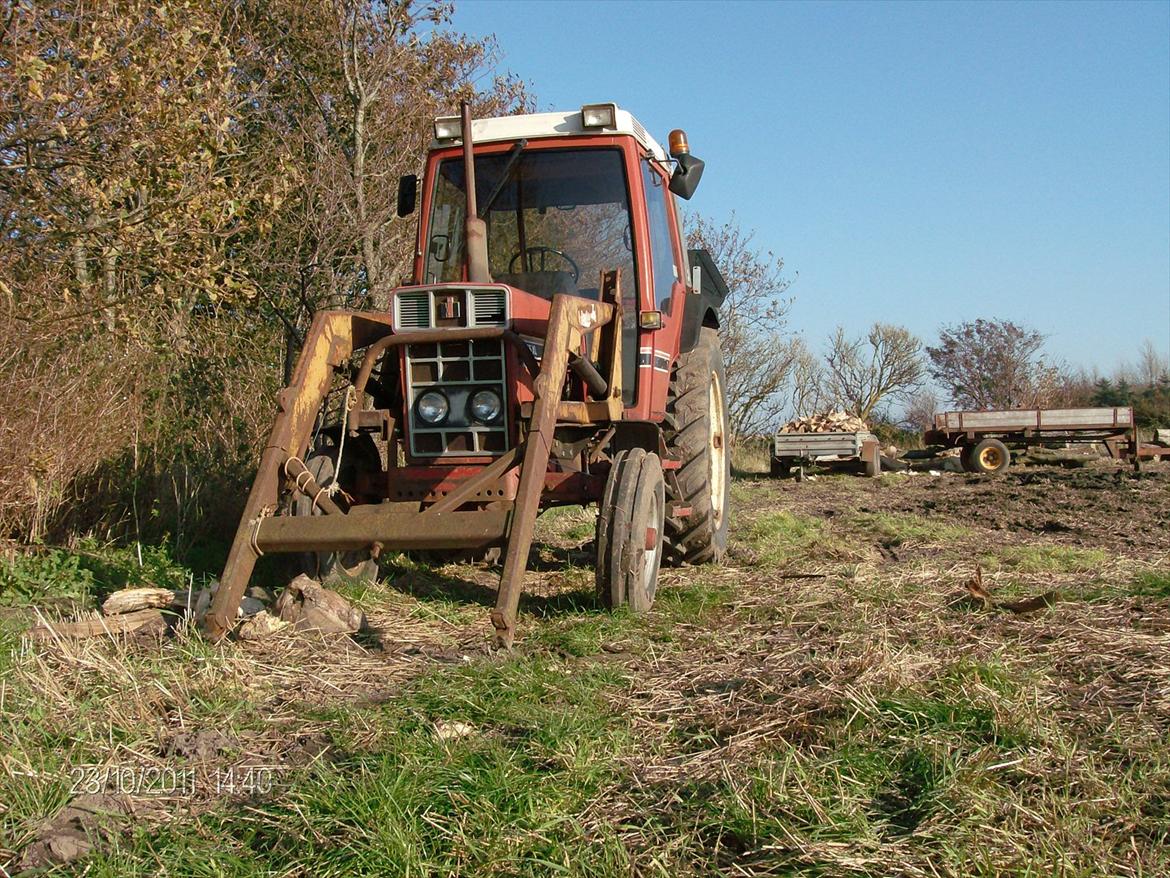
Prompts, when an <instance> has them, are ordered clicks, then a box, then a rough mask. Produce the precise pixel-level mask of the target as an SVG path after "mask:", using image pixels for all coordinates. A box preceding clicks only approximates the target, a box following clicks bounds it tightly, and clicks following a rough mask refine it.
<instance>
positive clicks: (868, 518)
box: [850, 512, 972, 546]
mask: <svg viewBox="0 0 1170 878" xmlns="http://www.w3.org/2000/svg"><path fill="white" fill-rule="evenodd" d="M850 523H851V524H852V525H854V526H855V527H857V528H859V529H861V530H864V531H868V532H870V533H872V534H874V535H875V536H877V537H878V538H879V539H882V540H884V541H886V542H888V543H889V544H890V545H894V546H899V545H902V544H904V543H926V544H939V543H947V542H950V541H953V540H961V539H964V538H965V537H969V536H971V533H972V531H971V529H970V528H968V527H964V526H962V525H957V524H952V523H950V522H947V521H946V520H944V519H941V518H939V519H934V518H927V517H922V516H917V515H908V514H904V513H894V512H858V513H854V514H853V515H851V516H850Z"/></svg>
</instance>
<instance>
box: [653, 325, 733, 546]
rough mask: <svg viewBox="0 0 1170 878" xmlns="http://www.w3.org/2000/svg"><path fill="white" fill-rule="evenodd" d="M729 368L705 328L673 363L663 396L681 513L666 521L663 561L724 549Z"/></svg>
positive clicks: (728, 468) (711, 331) (728, 481)
mask: <svg viewBox="0 0 1170 878" xmlns="http://www.w3.org/2000/svg"><path fill="white" fill-rule="evenodd" d="M726 384H727V373H726V371H725V370H724V367H723V351H722V350H721V349H720V346H719V333H718V332H717V331H716V330H715V329H713V328H711V327H709V326H705V327H703V329H702V331H701V333H700V335H699V343H698V344H697V345H695V347H694V349H693V350H691V351H688V352H687V353H685V354H681V355H680V356H679V358H678V361H677V362H676V363H675V368H674V374H673V375H672V376H671V380H670V390H669V391H668V395H667V400H666V422H665V424H664V428H665V432H666V444H667V447H668V448H669V449H670V451H671V453H673V454H674V455H675V456H676V457H677V458H678V459H679V460H680V461H681V466H680V467H679V469H678V472H677V473H676V476H677V483H678V488H679V494H680V496H678V497H674V496H672V497H671V499H672V500H677V501H678V502H679V503H681V505H683V506H689V507H691V514H690V515H688V516H686V517H685V518H677V519H675V518H668V519H667V520H666V540H667V550H666V556H665V557H666V560H667V561H668V562H669V563H671V564H682V563H683V562H687V563H690V564H706V563H712V562H715V563H717V562H719V561H720V560H722V558H723V553H724V551H725V550H726V549H727V521H728V505H729V503H728V501H729V500H730V487H731V458H730V455H729V454H728V452H727V440H728V432H727V397H726V395H725V394H726V391H725V387H726Z"/></svg>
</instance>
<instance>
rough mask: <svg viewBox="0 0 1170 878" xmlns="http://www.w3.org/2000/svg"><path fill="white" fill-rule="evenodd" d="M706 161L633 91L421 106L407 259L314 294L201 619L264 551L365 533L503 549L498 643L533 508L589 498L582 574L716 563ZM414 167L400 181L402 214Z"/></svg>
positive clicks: (401, 541) (387, 545)
mask: <svg viewBox="0 0 1170 878" xmlns="http://www.w3.org/2000/svg"><path fill="white" fill-rule="evenodd" d="M702 171H703V163H702V162H701V161H700V160H698V159H697V158H695V157H693V156H692V155H691V154H690V151H689V148H688V146H687V141H686V136H685V135H684V134H683V132H681V131H673V132H671V135H670V138H669V153H668V152H667V151H666V150H663V148H662V147H661V146H660V145H659V144H658V143H657V142H655V140H654V139H653V138H651V137H650V135H649V134H647V133H646V129H645V128H643V127H642V125H640V124H639V123H638V121H637V120H636V119H634V117H633V116H631V115H630V114H629V113H628V112H626V111H624V110H621V109H619V108H618V107H617V106H616V105H614V104H593V105H588V106H584V107H582V108H581V109H580V110H579V111H574V112H569V113H540V114H534V115H525V116H507V117H503V118H496V119H479V120H475V121H472V119H471V115H470V112H469V111H468V108H467V106H466V105H464V107H463V112H462V116H460V117H450V118H441V119H438V120H436V121H435V140H434V143H433V144H432V147H431V150H430V152H429V154H428V156H427V162H426V171H425V175H424V177H423V179H422V198H421V201H422V205H421V206H422V210H421V211H420V219H419V224H418V236H417V246H416V248H415V253H414V272H413V277H412V282H411V283H410V284H409V285H406V286H402V287H399V288H398V289H396V290H394V291H393V292H392V293H391V300H390V307H389V310H388V311H387V312H376V311H326V312H319V313H318V314H317V315H316V316H315V317H314V320H313V323H312V326H311V329H310V331H309V334H308V336H307V338H306V341H305V345H304V347H303V349H302V351H301V354H300V358H299V360H298V363H297V366H296V369H295V371H294V373H293V377H292V381H291V383H290V384H289V386H288V387H286V388H285V389H284V390H283V391H282V392H281V393H280V396H279V399H278V409H279V412H278V414H277V417H276V421H275V424H274V426H273V429H272V434H271V436H270V438H269V441H268V445H267V447H266V448H265V450H264V454H263V457H262V459H261V462H260V468H259V471H258V473H257V475H256V480H255V483H254V484H253V486H252V490H251V493H250V494H249V496H248V500H247V505H246V508H245V511H244V515H243V518H242V520H241V522H240V526H239V529H238V531H237V532H236V537H235V540H234V542H233V544H232V547H231V551H230V553H229V555H228V560H227V564H226V566H225V568H224V572H223V576H222V579H221V584H220V588H219V591H218V592H217V594H216V596H215V599H214V602H213V604H212V607H211V612H210V613H209V614H208V616H207V620H206V623H205V624H206V628H207V630H208V633H209V634H210V635H211V636H213V637H217V638H218V637H222V636H223V635H224V634H226V633H227V632H228V631H229V630H230V629H231V628H232V626H233V625H234V624H235V621H236V615H237V607H238V604H239V601H240V598H241V596H242V594H243V593H244V590H245V588H246V587H247V583H248V580H249V578H250V577H251V574H252V569H253V567H254V565H255V562H256V560H257V558H259V557H260V556H261V555H263V554H265V553H276V552H295V553H300V554H301V557H302V558H304V559H305V560H306V563H307V564H308V566H309V568H310V570H311V571H312V572H314V573H316V574H318V575H322V576H324V575H327V574H329V573H330V572H331V571H334V570H339V569H342V570H349V571H353V570H355V568H358V567H360V565H362V564H363V563H365V562H368V560H369V559H371V558H374V559H376V558H377V556H378V555H379V553H381V552H382V551H385V550H387V549H392V550H439V551H444V550H446V551H447V552H450V553H451V554H453V555H458V554H462V555H472V554H476V553H482V552H485V551H488V550H491V549H502V551H503V569H502V573H501V577H500V589H499V596H498V600H497V603H496V607H495V609H494V610H493V611H492V614H491V619H492V623H493V625H494V626H495V630H496V638H497V641H498V643H499V644H501V645H502V646H510V645H511V643H512V640H513V637H514V634H515V624H516V611H517V606H518V603H519V597H520V589H521V586H522V583H523V577H524V572H525V568H526V566H527V562H528V554H529V549H530V547H531V544H532V536H533V528H534V526H535V523H536V517H537V515H538V514H539V513H540V511H541V510H542V509H544V508H548V507H551V506H558V505H565V504H574V505H584V504H589V503H596V504H597V505H598V516H597V532H596V547H597V590H598V596H599V598H600V600H601V601H602V602H603V603H604V604H605V605H606V606H609V607H617V606H619V605H623V604H628V605H629V606H630V607H631V609H633V610H634V611H638V612H641V611H645V610H647V609H648V608H649V607H650V605H651V604H652V603H653V601H654V594H655V587H656V583H657V578H658V569H659V565H660V564H661V563H664V562H665V563H668V564H680V563H684V562H689V563H703V562H713V561H718V560H719V559H720V557H721V556H722V554H723V551H724V548H725V546H726V544H727V526H728V482H729V475H730V470H729V460H728V451H727V442H726V430H727V425H726V414H725V411H726V406H725V397H724V385H725V380H724V368H723V357H722V354H721V351H720V347H719V336H718V328H719V323H718V312H719V306H720V304H721V303H722V301H723V298H724V296H725V295H726V293H727V287H726V284H725V283H724V281H723V278H722V277H721V276H720V274H719V271H718V270H717V269H716V267H715V265H714V264H713V262H712V261H711V258H710V256H709V255H708V254H707V253H706V252H705V251H702V250H691V251H687V250H686V248H685V240H684V238H683V234H682V228H681V220H680V216H679V212H678V206H677V204H676V202H675V196H679V197H682V198H690V197H691V195H692V194H693V193H694V190H695V187H696V186H697V184H698V182H699V178H700V176H701V175H702ZM417 200H418V180H417V178H416V177H414V176H408V177H404V178H402V180H401V181H400V184H399V192H398V214H399V216H407V215H409V214H411V213H412V212H413V211H414V209H415V206H416V201H417Z"/></svg>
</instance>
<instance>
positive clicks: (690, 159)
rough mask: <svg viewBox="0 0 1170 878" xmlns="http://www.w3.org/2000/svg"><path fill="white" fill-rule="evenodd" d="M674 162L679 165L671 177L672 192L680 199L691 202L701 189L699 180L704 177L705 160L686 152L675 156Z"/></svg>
mask: <svg viewBox="0 0 1170 878" xmlns="http://www.w3.org/2000/svg"><path fill="white" fill-rule="evenodd" d="M674 160H675V161H676V162H678V164H677V165H675V168H674V173H673V174H671V175H670V191H671V192H673V193H674V194H675V195H677V196H678V197H679V198H686V199H688V200H689V199H690V197H691V196H692V195H694V194H695V190H696V189H698V188H699V180H701V179H702V177H703V160H702V159H697V158H695V157H694V156H693V155H691V154H690V153H685V152H684V153H680V154H679V155H676V156H674Z"/></svg>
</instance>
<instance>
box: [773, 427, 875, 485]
mask: <svg viewBox="0 0 1170 878" xmlns="http://www.w3.org/2000/svg"><path fill="white" fill-rule="evenodd" d="M850 460H858V461H861V464H862V467H863V469H864V471H865V474H866V475H867V476H879V475H881V471H882V464H881V443H880V442H879V441H878V438H877V436H875V435H874V434H873V433H870V432H868V431H866V430H859V431H856V432H850V433H843V432H831V433H777V434H776V435H775V436H774V437H773V439H772V464H771V472H772V475H773V476H777V477H783V476H787V475H790V474H791V472H792V470H793V469H794V468H795V469H796V470H797V473H802V472H803V467H804V466H805V465H807V464H812V463H823V462H830V461H831V462H833V463H840V462H844V461H850Z"/></svg>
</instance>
